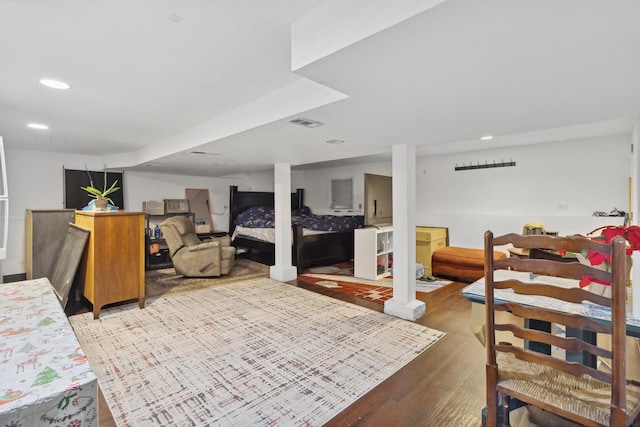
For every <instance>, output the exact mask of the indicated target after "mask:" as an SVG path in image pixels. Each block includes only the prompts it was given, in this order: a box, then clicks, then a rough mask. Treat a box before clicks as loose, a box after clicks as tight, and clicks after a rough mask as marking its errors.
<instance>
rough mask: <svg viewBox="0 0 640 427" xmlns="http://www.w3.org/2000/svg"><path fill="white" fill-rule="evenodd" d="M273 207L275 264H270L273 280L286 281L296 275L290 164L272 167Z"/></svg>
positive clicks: (293, 278)
mask: <svg viewBox="0 0 640 427" xmlns="http://www.w3.org/2000/svg"><path fill="white" fill-rule="evenodd" d="M273 179H274V190H275V191H274V207H275V209H274V210H275V214H276V248H275V262H276V263H275V265H272V266H271V269H270V275H271V278H272V279H273V280H278V281H280V282H288V281H290V280H295V279H296V277H298V271H297V269H296V268H295V267H293V265H292V264H291V165H290V164H288V163H276V164H275V165H274V167H273Z"/></svg>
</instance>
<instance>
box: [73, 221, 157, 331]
mask: <svg viewBox="0 0 640 427" xmlns="http://www.w3.org/2000/svg"><path fill="white" fill-rule="evenodd" d="M75 223H76V225H78V226H80V227H82V228H85V229H87V230H89V231H90V232H91V234H90V235H89V241H88V242H87V247H86V250H85V254H84V256H83V257H82V261H81V263H80V267H79V269H78V276H77V277H79V279H80V283H82V288H83V291H82V292H83V294H84V296H85V297H86V298H87V299H88V300H89V302H91V304H93V318H94V319H97V318H98V317H99V316H100V310H101V309H102V307H103V306H105V305H107V304H112V303H115V302H122V301H128V300H133V299H137V300H138V305H139V307H140V308H143V307H144V300H145V299H144V292H145V291H144V212H127V211H110V212H88V211H76V213H75Z"/></svg>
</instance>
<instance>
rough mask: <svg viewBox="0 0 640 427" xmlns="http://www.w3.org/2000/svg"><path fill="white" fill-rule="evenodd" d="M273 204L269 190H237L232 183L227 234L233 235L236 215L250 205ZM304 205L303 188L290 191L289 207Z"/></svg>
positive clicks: (294, 207)
mask: <svg viewBox="0 0 640 427" xmlns="http://www.w3.org/2000/svg"><path fill="white" fill-rule="evenodd" d="M273 205H274V195H273V192H271V191H238V186H237V185H232V186H231V187H230V190H229V235H233V231H234V230H235V228H236V225H235V224H234V221H235V219H236V217H237V216H238V215H239V214H240V213H241V212H243V211H245V210H246V209H248V208H250V207H252V206H269V207H273ZM302 206H304V189H302V188H298V189H297V190H296V192H295V193H291V209H298V208H301V207H302Z"/></svg>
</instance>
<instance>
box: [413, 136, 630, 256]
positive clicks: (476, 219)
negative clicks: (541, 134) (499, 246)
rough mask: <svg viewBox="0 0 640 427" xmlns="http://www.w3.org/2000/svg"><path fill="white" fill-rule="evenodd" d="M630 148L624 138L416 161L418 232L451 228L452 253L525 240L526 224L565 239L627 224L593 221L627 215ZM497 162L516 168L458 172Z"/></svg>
mask: <svg viewBox="0 0 640 427" xmlns="http://www.w3.org/2000/svg"><path fill="white" fill-rule="evenodd" d="M479 143H481V142H480V141H479ZM630 143H631V136H630V135H623V136H610V137H602V138H594V139H583V140H576V141H564V142H563V141H560V142H555V143H550V144H540V145H530V146H522V147H515V148H503V149H494V150H485V151H477V152H472V153H464V154H450V155H440V156H433V157H425V158H419V159H418V160H417V169H416V170H417V172H416V174H417V177H416V179H417V194H418V198H417V200H416V224H418V225H431V226H446V227H449V234H450V244H451V245H452V246H465V247H471V248H481V247H482V245H483V234H484V232H485V231H486V230H489V229H490V230H491V231H493V232H494V234H497V235H500V234H504V233H508V232H521V231H522V226H523V225H524V224H525V223H529V222H533V223H541V224H543V225H544V227H545V229H547V230H552V231H558V232H560V234H562V235H569V234H586V233H588V232H589V231H591V230H593V229H594V228H596V227H599V226H601V225H609V224H615V225H619V224H622V222H623V218H619V217H618V218H601V217H600V218H599V217H593V216H592V214H593V212H594V211H604V212H610V211H611V210H613V208H614V207H616V208H618V209H619V210H623V211H628V210H629V207H628V206H627V205H628V179H629V177H630V176H631V169H630V156H631V153H630ZM494 160H495V161H496V162H500V161H502V160H504V161H509V160H513V161H515V162H516V166H515V167H503V168H495V169H477V170H466V171H454V168H455V166H456V165H459V166H462V164H463V163H465V164H467V165H468V164H470V163H473V164H476V163H477V162H480V163H481V164H482V163H484V162H485V161H486V162H489V163H491V162H492V161H494ZM561 205H566V208H567V209H566V210H564V209H561V208H560V206H561Z"/></svg>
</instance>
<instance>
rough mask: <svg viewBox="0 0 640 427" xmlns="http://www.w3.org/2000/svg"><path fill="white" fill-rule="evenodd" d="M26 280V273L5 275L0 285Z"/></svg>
mask: <svg viewBox="0 0 640 427" xmlns="http://www.w3.org/2000/svg"><path fill="white" fill-rule="evenodd" d="M23 280H27V273H19V274H7V275H6V276H2V283H11V282H21V281H23Z"/></svg>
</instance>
